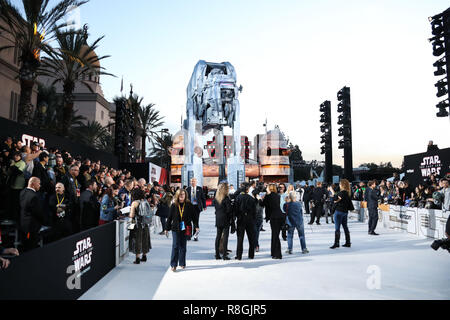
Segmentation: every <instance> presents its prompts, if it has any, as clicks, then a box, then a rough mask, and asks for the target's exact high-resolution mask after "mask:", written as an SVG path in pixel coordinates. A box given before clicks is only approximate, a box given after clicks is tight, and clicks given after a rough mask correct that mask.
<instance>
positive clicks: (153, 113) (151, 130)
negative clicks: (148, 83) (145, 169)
mask: <svg viewBox="0 0 450 320" xmlns="http://www.w3.org/2000/svg"><path fill="white" fill-rule="evenodd" d="M143 100H144V98H142V97H139V96H138V95H137V94H133V95H130V97H129V99H128V103H129V107H130V108H131V110H132V111H133V113H134V115H135V117H134V121H135V123H134V125H135V127H136V128H137V135H139V136H141V138H142V141H141V150H142V153H141V159H142V161H145V157H146V151H145V150H146V143H147V139H148V138H149V137H153V138H154V137H156V136H157V131H156V130H155V129H157V128H158V127H161V126H162V125H163V124H164V121H162V120H163V119H164V117H162V116H161V115H160V114H159V111H158V110H156V109H155V104H154V103H150V104H149V105H147V106H142V101H143Z"/></svg>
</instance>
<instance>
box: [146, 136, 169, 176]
mask: <svg viewBox="0 0 450 320" xmlns="http://www.w3.org/2000/svg"><path fill="white" fill-rule="evenodd" d="M154 140H155V141H152V150H151V153H152V155H153V156H152V157H151V161H152V162H154V163H160V164H162V167H163V168H165V169H167V171H168V172H169V181H170V164H171V159H172V156H171V150H172V146H173V138H172V135H171V134H166V135H163V136H162V137H158V136H155V138H154Z"/></svg>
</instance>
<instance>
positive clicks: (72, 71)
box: [39, 26, 111, 136]
mask: <svg viewBox="0 0 450 320" xmlns="http://www.w3.org/2000/svg"><path fill="white" fill-rule="evenodd" d="M55 35H56V41H57V42H58V44H59V48H58V49H57V50H54V51H53V52H50V53H49V57H48V58H44V59H42V68H41V70H40V72H39V74H41V75H44V76H48V77H50V78H52V79H54V80H53V82H52V84H51V85H55V84H56V83H61V84H62V85H63V92H64V93H63V101H64V107H63V110H64V111H63V121H62V122H61V123H60V127H59V130H58V131H59V133H60V134H61V135H63V136H67V135H68V130H69V128H70V126H69V124H70V120H71V115H72V110H73V107H74V96H73V92H74V90H75V85H76V84H77V83H81V84H83V85H84V86H85V87H86V88H88V89H89V91H91V92H94V88H93V87H92V84H93V82H92V80H93V81H96V77H98V76H100V75H111V74H109V73H106V72H104V71H102V70H104V68H102V67H100V65H99V61H100V60H102V59H105V58H107V57H109V56H103V57H98V56H97V55H96V54H95V49H97V47H98V43H99V42H100V41H101V40H102V39H103V37H101V38H98V39H97V40H95V41H94V43H93V44H92V45H87V38H88V33H87V26H85V27H84V30H78V31H69V32H60V31H55ZM92 76H94V79H92Z"/></svg>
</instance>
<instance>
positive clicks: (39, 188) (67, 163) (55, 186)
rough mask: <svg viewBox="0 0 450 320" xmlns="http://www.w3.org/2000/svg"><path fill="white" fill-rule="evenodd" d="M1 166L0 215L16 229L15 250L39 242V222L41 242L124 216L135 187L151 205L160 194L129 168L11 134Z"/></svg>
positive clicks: (2, 156) (155, 185) (160, 191)
mask: <svg viewBox="0 0 450 320" xmlns="http://www.w3.org/2000/svg"><path fill="white" fill-rule="evenodd" d="M0 166H1V167H0V195H1V198H2V201H1V202H0V205H1V207H0V220H1V221H5V220H8V221H12V222H14V224H15V227H16V228H18V230H19V234H20V238H19V242H20V243H21V245H20V246H19V248H20V250H19V251H20V252H25V251H29V250H31V249H34V248H36V247H38V246H39V242H40V241H41V239H42V234H41V233H40V232H41V230H42V226H46V227H48V230H49V231H48V232H47V234H46V235H45V238H44V239H43V240H44V241H45V243H48V242H53V241H56V240H59V239H62V238H64V237H67V236H70V235H72V234H75V233H78V232H80V231H84V230H88V229H90V228H93V227H96V226H99V225H102V224H105V223H108V222H110V221H113V220H115V219H118V218H120V217H121V216H124V215H123V214H122V213H121V209H123V208H126V207H128V206H131V204H132V193H133V192H134V191H136V190H140V191H141V192H142V193H143V197H144V199H146V200H147V202H148V203H149V204H150V205H152V206H153V207H155V206H156V203H157V198H158V197H160V196H161V195H162V193H163V189H162V187H160V186H159V184H158V183H157V182H155V183H153V184H147V182H146V180H145V179H139V180H137V179H136V178H135V177H133V176H132V174H131V172H130V171H127V170H119V169H116V168H110V167H108V166H107V165H104V164H102V163H101V161H93V160H90V159H83V158H82V157H80V156H72V155H71V154H70V153H69V152H67V151H64V150H60V149H58V148H48V149H47V148H44V146H43V145H42V144H39V143H37V142H33V143H32V144H31V146H27V145H23V143H22V141H21V140H14V139H13V138H12V137H8V138H7V139H6V140H5V141H4V143H3V149H2V153H1V156H0ZM166 188H167V187H166ZM172 191H173V192H174V190H172ZM0 232H1V231H0Z"/></svg>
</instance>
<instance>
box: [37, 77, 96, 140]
mask: <svg viewBox="0 0 450 320" xmlns="http://www.w3.org/2000/svg"><path fill="white" fill-rule="evenodd" d="M43 104H45V105H46V109H47V110H46V112H45V114H43V115H39V113H40V110H36V112H35V118H34V120H33V123H34V125H35V126H40V127H42V128H43V129H45V130H47V131H50V132H52V133H54V134H58V128H59V127H60V126H61V123H62V121H63V108H62V105H63V101H62V97H61V95H59V94H57V93H56V88H55V87H53V86H48V87H47V86H44V85H42V84H40V83H39V84H38V97H37V105H38V108H37V109H39V107H40V106H42V105H43ZM41 117H42V118H41ZM86 121H87V119H86V118H85V117H83V116H81V115H78V114H77V110H72V115H71V117H70V123H69V126H68V127H69V128H73V127H79V126H81V125H83V124H84V123H85V122H86ZM41 123H42V124H43V125H41Z"/></svg>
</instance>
